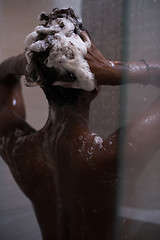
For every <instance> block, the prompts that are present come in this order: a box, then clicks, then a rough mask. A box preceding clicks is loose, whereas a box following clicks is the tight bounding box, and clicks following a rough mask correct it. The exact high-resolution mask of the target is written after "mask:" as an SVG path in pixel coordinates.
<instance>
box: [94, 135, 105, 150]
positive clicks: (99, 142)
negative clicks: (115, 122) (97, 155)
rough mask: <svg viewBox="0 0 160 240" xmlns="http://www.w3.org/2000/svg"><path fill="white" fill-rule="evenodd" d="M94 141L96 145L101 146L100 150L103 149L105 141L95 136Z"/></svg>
mask: <svg viewBox="0 0 160 240" xmlns="http://www.w3.org/2000/svg"><path fill="white" fill-rule="evenodd" d="M94 141H95V143H96V144H99V147H100V148H103V139H102V138H101V137H98V136H95V137H94Z"/></svg>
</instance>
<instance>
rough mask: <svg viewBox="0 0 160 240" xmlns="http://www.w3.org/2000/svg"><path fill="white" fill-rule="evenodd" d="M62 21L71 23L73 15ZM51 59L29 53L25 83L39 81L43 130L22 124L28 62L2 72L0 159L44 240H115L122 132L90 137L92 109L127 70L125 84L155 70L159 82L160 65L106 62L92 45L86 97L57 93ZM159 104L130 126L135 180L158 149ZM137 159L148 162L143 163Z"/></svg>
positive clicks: (11, 62) (128, 151) (10, 64)
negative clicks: (102, 89)
mask: <svg viewBox="0 0 160 240" xmlns="http://www.w3.org/2000/svg"><path fill="white" fill-rule="evenodd" d="M56 11H59V10H56ZM60 11H61V10H60ZM66 11H67V10H66ZM60 13H64V10H63V11H62V12H60ZM58 14H59V12H58ZM67 14H70V15H72V16H73V13H72V12H71V11H69V12H67ZM47 19H48V18H47ZM79 34H80V35H81V38H82V39H83V41H84V42H85V41H88V36H87V35H86V33H85V32H82V31H80V33H79ZM41 37H42V39H43V36H41ZM38 40H39V38H38V39H37V41H38ZM48 55H49V52H48V51H45V52H44V53H43V54H42V53H39V52H36V51H35V52H34V51H33V52H32V57H31V64H32V70H31V71H30V72H28V73H27V78H30V77H31V75H32V77H33V75H34V76H36V79H37V75H38V81H39V82H40V86H41V88H42V89H43V91H44V93H45V95H46V97H47V99H48V103H49V116H48V120H47V123H46V124H45V126H44V127H43V128H42V129H41V130H39V131H35V130H34V129H33V128H32V127H30V126H29V125H28V124H27V123H26V122H25V109H24V104H23V97H22V94H21V87H20V82H19V79H20V76H21V75H23V74H25V67H26V59H25V56H24V55H19V56H17V57H13V58H10V59H8V60H6V61H4V62H3V63H2V64H1V65H0V92H1V94H0V108H1V109H0V154H1V156H2V157H3V159H4V161H5V162H6V163H7V164H8V166H9V168H10V170H11V173H12V175H13V177H14V178H15V180H16V182H17V184H18V185H19V186H20V188H21V189H22V191H23V192H24V193H25V194H26V196H27V197H28V198H29V199H30V200H31V202H32V203H33V206H34V209H35V213H36V216H37V219H38V222H39V225H40V228H41V232H42V237H43V239H46V240H49V239H66V240H67V239H74V240H78V239H86V240H89V239H92V240H94V239H95V240H97V239H101V240H103V239H105V240H106V239H113V235H114V218H115V194H116V187H117V183H118V174H117V167H118V147H119V135H120V134H123V131H124V129H120V130H118V131H116V132H115V133H113V134H111V135H110V136H108V137H107V138H105V139H102V138H101V137H100V136H98V135H97V134H95V133H92V132H90V130H89V128H88V122H89V110H90V103H91V101H92V99H93V98H94V97H96V96H97V94H98V86H99V85H120V84H121V83H123V82H122V75H123V73H124V72H126V70H127V73H128V81H129V83H132V82H140V81H141V82H145V81H146V79H147V83H148V71H150V69H151V71H150V74H151V72H152V70H153V68H154V71H153V73H154V75H158V74H159V69H160V66H159V65H158V64H157V65H148V64H146V63H145V62H143V61H142V62H139V63H131V64H128V65H127V64H123V63H120V62H111V61H108V60H106V59H105V58H104V57H103V56H102V55H101V53H100V52H99V51H98V50H97V49H96V48H95V47H94V46H93V45H91V47H90V48H88V53H87V55H86V56H85V57H86V59H87V61H88V64H89V66H90V69H91V71H92V72H93V73H94V74H95V77H96V84H95V88H94V89H93V90H90V91H86V90H84V89H81V88H80V87H79V88H78V89H75V88H72V85H70V87H69V88H68V87H67V88H66V86H63V85H60V86H57V84H56V86H55V85H54V82H57V80H58V81H59V75H58V73H57V72H56V70H55V68H53V67H52V68H50V69H49V68H47V67H46V65H45V64H44V60H45V59H46V58H47V57H48ZM29 64H30V63H29ZM29 64H28V65H29ZM135 66H138V68H136V70H135ZM153 66H154V67H153ZM155 69H156V71H155ZM33 73H34V74H33ZM155 73H156V74H155ZM56 74H57V75H56ZM55 76H56V77H55ZM70 79H71V81H70ZM62 80H63V81H62V82H65V83H66V82H67V81H69V82H74V81H76V78H74V77H73V75H72V74H70V75H68V74H67V75H64V76H63V79H62ZM82 81H83V79H82ZM33 82H34V81H33V78H32V83H33ZM35 83H36V84H37V80H36V81H35ZM159 103H160V99H158V100H157V101H156V102H155V103H154V104H153V106H151V108H150V109H149V110H148V111H147V112H146V113H144V114H143V115H142V116H140V117H139V118H138V119H136V120H135V121H134V122H132V123H131V124H129V125H128V126H127V136H126V148H125V155H126V159H127V164H128V168H134V169H136V166H137V162H138V163H140V164H139V169H136V170H137V171H139V173H140V172H141V171H142V169H143V168H144V166H145V164H147V161H149V160H150V157H151V156H152V155H153V154H154V153H155V152H156V151H158V149H159V148H160V141H159V139H160V131H157V129H159V127H160V110H159ZM135 149H136V151H135ZM142 155H143V159H145V161H142V162H141V159H142ZM144 155H145V158H144Z"/></svg>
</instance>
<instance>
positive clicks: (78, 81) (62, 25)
mask: <svg viewBox="0 0 160 240" xmlns="http://www.w3.org/2000/svg"><path fill="white" fill-rule="evenodd" d="M39 19H40V20H41V22H42V24H41V25H39V26H37V27H36V28H35V30H34V31H33V32H32V33H30V34H29V35H28V36H27V37H26V39H25V47H26V58H27V62H28V65H27V68H26V71H27V74H28V77H27V78H26V79H27V82H26V85H27V86H35V85H43V84H42V82H41V77H40V74H39V73H38V72H36V74H34V77H33V74H32V72H33V69H34V61H33V59H32V57H33V54H34V52H36V53H41V52H46V51H48V55H47V57H46V58H45V60H44V61H43V63H44V65H45V66H46V67H47V68H48V69H52V68H54V69H55V70H56V71H57V72H58V74H59V76H61V77H59V78H58V79H53V82H52V85H57V86H63V87H66V88H79V89H84V90H86V91H92V90H93V89H94V88H95V78H94V75H93V74H92V73H91V71H90V68H89V65H88V63H87V61H86V60H85V59H84V56H85V54H86V53H87V48H88V47H90V45H91V42H90V39H89V38H88V40H87V41H85V42H84V41H83V40H82V39H81V37H80V35H79V34H80V30H81V29H83V28H82V20H81V19H80V18H79V17H78V16H77V15H76V14H75V13H74V11H73V10H72V9H71V8H69V9H61V10H59V9H54V10H53V12H52V13H51V14H46V13H44V12H43V13H41V15H40V17H39ZM68 73H69V74H70V80H65V75H66V74H68ZM61 79H62V80H61ZM43 82H44V80H43Z"/></svg>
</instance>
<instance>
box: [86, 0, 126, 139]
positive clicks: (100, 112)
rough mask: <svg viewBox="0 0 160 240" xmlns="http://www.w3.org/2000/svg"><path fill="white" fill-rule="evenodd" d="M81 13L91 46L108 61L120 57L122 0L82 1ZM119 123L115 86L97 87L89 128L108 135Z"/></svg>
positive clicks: (116, 88) (117, 94)
mask: <svg viewBox="0 0 160 240" xmlns="http://www.w3.org/2000/svg"><path fill="white" fill-rule="evenodd" d="M82 16H83V21H84V27H85V28H86V29H87V30H88V32H89V34H90V36H91V39H92V41H93V43H94V44H95V46H96V47H97V48H98V49H99V50H100V51H101V52H102V53H103V55H104V56H105V57H106V58H107V59H109V60H120V55H121V42H122V36H121V31H122V28H121V27H122V25H121V16H122V1H121V0H107V1H106V0H101V1H95V0H87V1H83V5H82ZM118 126H119V87H111V86H107V87H101V92H100V94H99V96H98V97H97V98H96V100H94V102H93V104H92V109H91V114H90V127H91V129H92V130H93V131H95V132H97V133H99V134H100V135H101V136H103V137H105V136H108V135H109V134H110V133H113V132H114V131H115V130H116V129H117V127H118Z"/></svg>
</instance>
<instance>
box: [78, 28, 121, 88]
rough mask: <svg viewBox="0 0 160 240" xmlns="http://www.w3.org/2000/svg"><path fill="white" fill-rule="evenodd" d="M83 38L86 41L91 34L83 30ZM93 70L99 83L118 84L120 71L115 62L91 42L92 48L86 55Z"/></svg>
mask: <svg viewBox="0 0 160 240" xmlns="http://www.w3.org/2000/svg"><path fill="white" fill-rule="evenodd" d="M80 36H81V38H82V39H83V41H84V42H86V41H88V39H89V36H88V34H87V33H86V32H84V31H82V32H81V35H80ZM85 59H86V60H87V62H88V64H89V66H90V69H91V72H92V73H93V74H94V75H95V78H96V80H97V85H117V77H119V75H118V71H117V70H116V65H115V63H114V62H112V61H109V60H107V59H105V57H104V56H103V55H102V54H101V52H100V51H98V50H97V48H96V47H95V46H94V45H93V43H92V42H91V46H90V48H88V49H87V54H86V55H85Z"/></svg>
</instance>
